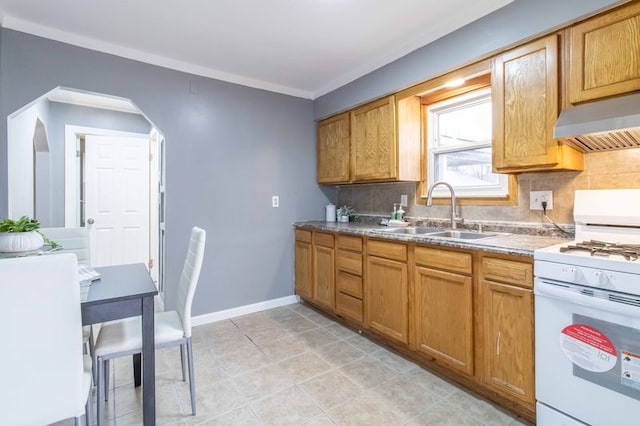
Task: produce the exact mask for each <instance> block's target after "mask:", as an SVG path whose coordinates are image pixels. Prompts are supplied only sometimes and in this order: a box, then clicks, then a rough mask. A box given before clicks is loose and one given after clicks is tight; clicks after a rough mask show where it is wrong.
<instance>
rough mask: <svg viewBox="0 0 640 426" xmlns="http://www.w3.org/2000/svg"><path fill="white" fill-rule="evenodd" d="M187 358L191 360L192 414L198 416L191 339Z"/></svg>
mask: <svg viewBox="0 0 640 426" xmlns="http://www.w3.org/2000/svg"><path fill="white" fill-rule="evenodd" d="M187 358H188V360H189V389H190V391H191V414H193V415H194V416H195V415H196V383H195V374H193V347H192V345H191V337H188V338H187Z"/></svg>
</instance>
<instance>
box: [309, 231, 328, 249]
mask: <svg viewBox="0 0 640 426" xmlns="http://www.w3.org/2000/svg"><path fill="white" fill-rule="evenodd" d="M313 244H315V245H317V246H323V247H329V248H333V234H325V233H324V232H314V233H313Z"/></svg>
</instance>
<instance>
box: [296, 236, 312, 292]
mask: <svg viewBox="0 0 640 426" xmlns="http://www.w3.org/2000/svg"><path fill="white" fill-rule="evenodd" d="M295 257H296V265H295V268H296V294H297V295H298V296H300V297H306V298H307V299H311V298H312V297H313V274H312V263H311V243H307V242H304V241H296V247H295Z"/></svg>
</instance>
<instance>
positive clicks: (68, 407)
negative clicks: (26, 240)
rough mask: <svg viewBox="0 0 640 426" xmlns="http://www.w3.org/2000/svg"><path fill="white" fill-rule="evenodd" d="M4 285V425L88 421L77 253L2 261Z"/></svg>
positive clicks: (0, 399)
mask: <svg viewBox="0 0 640 426" xmlns="http://www.w3.org/2000/svg"><path fill="white" fill-rule="evenodd" d="M0 283H1V285H0V323H1V324H4V326H3V329H2V345H3V348H4V350H2V351H0V377H2V383H3V386H2V389H3V390H2V391H1V392H0V424H3V425H46V424H50V423H54V422H58V421H60V420H63V419H67V418H71V417H73V418H74V419H75V424H76V425H79V424H80V418H81V416H82V415H83V414H85V413H86V414H87V415H86V418H87V424H90V423H89V421H90V419H89V417H90V406H91V404H90V401H91V399H90V398H89V395H90V390H91V372H90V371H86V370H85V368H84V365H83V356H82V350H81V349H82V319H81V313H80V286H79V282H78V262H77V261H76V257H75V256H74V255H71V254H57V255H51V256H33V257H22V258H13V259H3V260H0Z"/></svg>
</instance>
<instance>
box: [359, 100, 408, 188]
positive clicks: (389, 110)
mask: <svg viewBox="0 0 640 426" xmlns="http://www.w3.org/2000/svg"><path fill="white" fill-rule="evenodd" d="M395 116H396V104H395V97H394V96H389V97H388V98H384V99H380V100H378V101H375V102H371V103H369V104H366V105H363V106H361V107H359V108H356V109H355V110H354V111H353V113H352V115H351V128H352V131H353V133H352V135H351V140H352V144H351V157H352V158H351V161H352V163H353V178H354V180H356V181H366V180H387V179H392V178H394V177H395V176H396V175H397V167H398V164H397V155H398V152H397V149H396V119H395Z"/></svg>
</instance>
